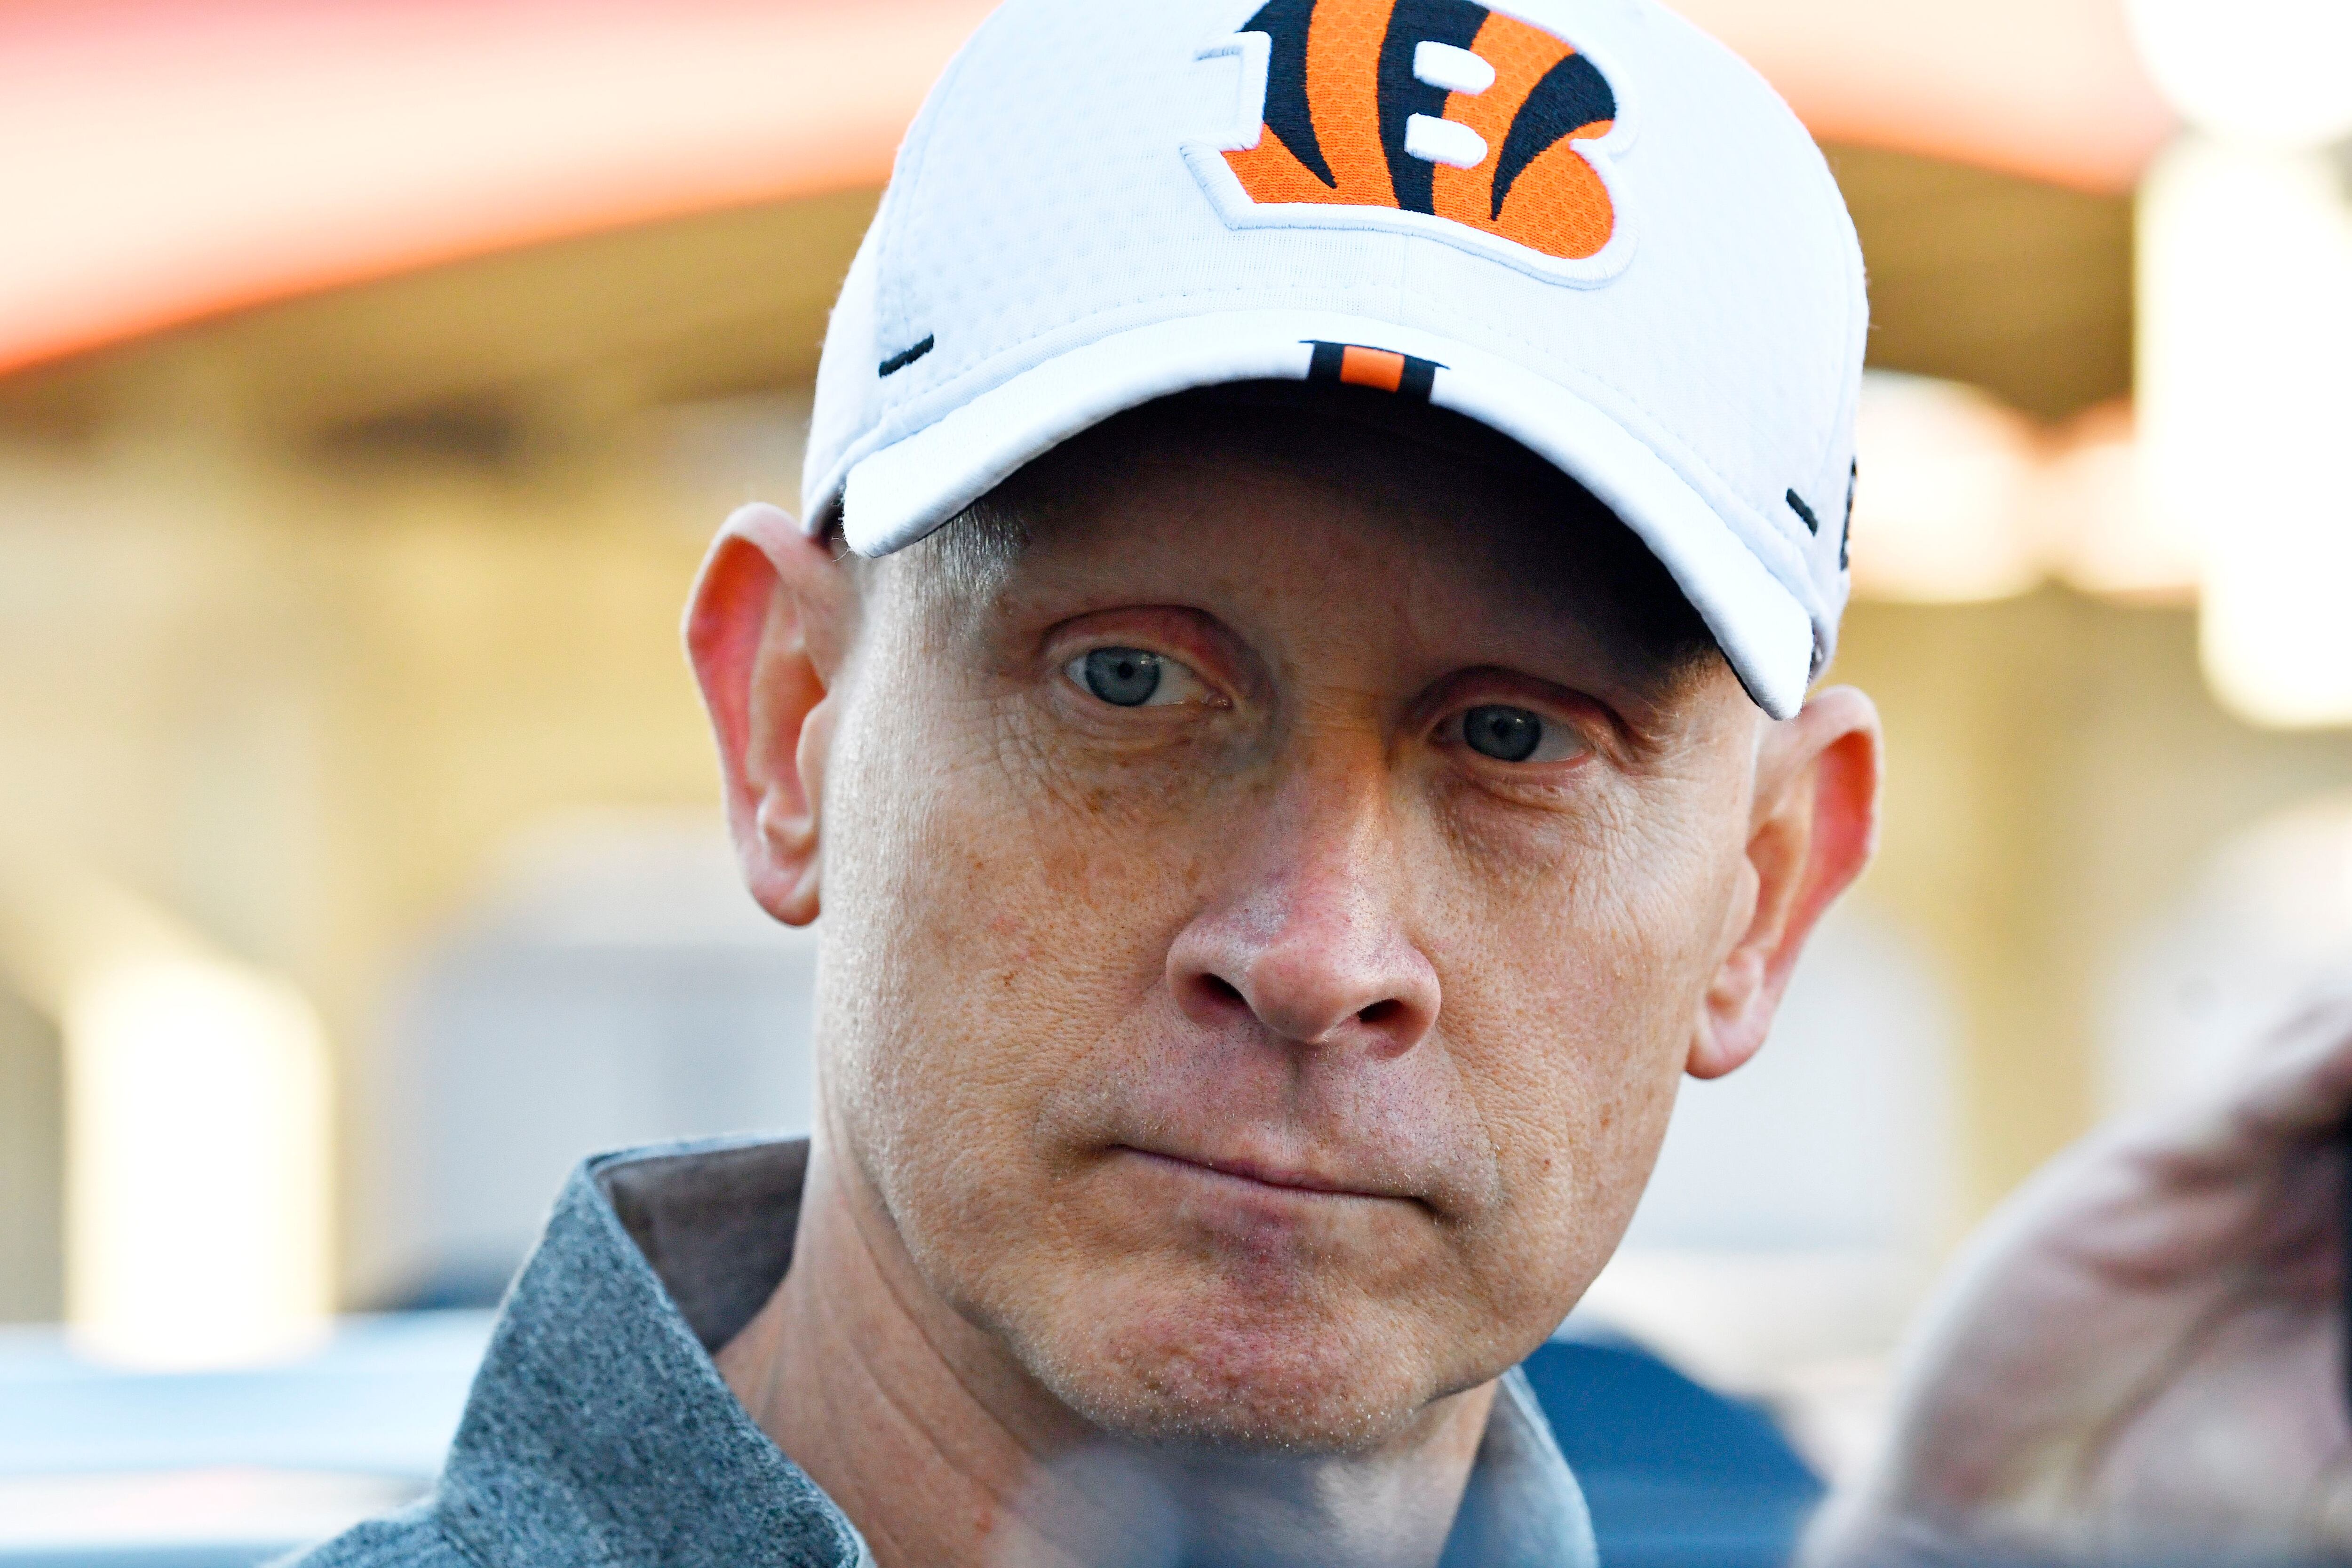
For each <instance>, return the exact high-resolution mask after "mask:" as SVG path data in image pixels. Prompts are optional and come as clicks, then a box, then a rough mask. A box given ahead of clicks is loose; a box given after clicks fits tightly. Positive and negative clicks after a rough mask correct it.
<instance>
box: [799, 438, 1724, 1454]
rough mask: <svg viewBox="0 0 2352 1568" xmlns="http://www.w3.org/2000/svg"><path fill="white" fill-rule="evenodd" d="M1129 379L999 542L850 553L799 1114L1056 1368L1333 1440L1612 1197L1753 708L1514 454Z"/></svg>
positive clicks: (993, 1316)
mask: <svg viewBox="0 0 2352 1568" xmlns="http://www.w3.org/2000/svg"><path fill="white" fill-rule="evenodd" d="M1155 428H1156V427H1155V426H1152V425H1151V424H1150V423H1149V422H1145V423H1142V424H1137V423H1135V422H1132V421H1130V422H1128V423H1127V424H1126V425H1124V426H1118V427H1115V428H1114V429H1113V430H1112V431H1110V432H1106V433H1102V434H1099V435H1098V436H1097V437H1094V438H1092V439H1090V440H1088V441H1086V442H1082V443H1080V444H1079V445H1078V446H1076V447H1073V448H1066V449H1065V450H1064V452H1063V453H1062V454H1059V455H1057V456H1056V457H1055V458H1049V459H1047V460H1046V461H1045V463H1043V464H1041V465H1039V466H1038V467H1037V468H1034V469H1033V470H1032V471H1031V472H1030V473H1029V474H1027V475H1025V476H1024V479H1023V480H1022V483H1021V489H1022V490H1023V491H1024V493H1026V494H1028V495H1030V496H1033V497H1045V498H1050V504H1049V505H1045V507H1044V508H1043V510H1041V511H1038V512H1036V514H1035V515H1034V517H1033V519H1032V524H1031V527H1030V530H1029V533H1030V537H1029V538H1028V539H1027V541H1026V542H1023V543H1020V544H1018V545H1008V547H1007V550H1006V551H1005V552H1003V555H1004V558H1003V559H1002V560H992V561H989V562H985V563H980V564H978V565H976V566H970V567H969V568H968V569H966V570H962V571H958V572H948V573H942V572H940V571H939V570H937V569H936V568H937V566H938V564H939V563H937V562H936V561H930V560H926V559H925V552H926V551H928V550H932V549H934V548H935V546H929V545H927V546H925V547H922V548H919V549H918V550H916V551H914V552H909V553H908V555H907V556H905V557H900V558H898V559H897V560H894V561H892V562H890V563H884V564H883V565H881V566H880V567H878V568H877V569H875V570H874V572H873V575H872V580H870V581H869V582H868V583H867V584H866V603H865V608H864V611H863V617H864V619H863V626H862V629H861V630H860V632H859V636H858V643H857V647H856V651H855V653H854V655H853V656H852V657H851V658H850V660H849V662H848V664H847V666H846V668H845V669H844V671H843V672H842V674H841V677H840V679H839V680H838V681H837V683H836V688H835V699H836V700H837V702H838V704H839V709H838V716H837V720H836V721H835V722H836V727H835V730H834V731H833V732H832V738H831V741H830V753H829V759H828V761H827V763H826V765H825V769H824V805H823V829H822V831H823V845H824V910H825V917H824V918H825V928H826V939H827V940H826V943H825V949H824V952H825V960H824V965H825V967H824V982H823V988H822V999H821V1007H822V1017H823V1030H822V1034H823V1038H824V1052H825V1055H824V1079H825V1092H826V1097H827V1103H828V1115H829V1117H830V1118H831V1125H832V1127H833V1128H834V1130H835V1137H836V1138H837V1139H838V1141H839V1142H840V1143H841V1144H842V1145H844V1146H845V1152H846V1154H847V1155H848V1156H849V1157H850V1158H851V1159H852V1160H854V1161H855V1163H856V1166H857V1167H858V1168H859V1169H860V1170H861V1171H862V1173H864V1176H865V1178H866V1181H867V1182H868V1183H870V1184H871V1186H872V1188H873V1189H874V1191H875V1192H876V1194H878V1196H879V1198H880V1200H881V1204H882V1205H883V1207H884V1209H885V1210H886V1211H887V1214H888V1215H889V1216H890V1217H891V1219H892V1220H893V1221H894V1222H895V1224H896V1225H897V1226H898V1230H899V1233H900V1235H901V1236H902V1237H903V1238H904V1241H905V1243H906V1246H907V1247H908V1252H909V1254H910V1256H911V1257H912V1258H913V1260H914V1263H915V1266H916V1268H918V1270H919V1272H920V1274H921V1276H922V1277H923V1279H925V1280H926V1281H927V1282H928V1283H929V1285H930V1287H931V1288H932V1289H935V1290H936V1291H937V1292H938V1293H939V1294H940V1296H941V1297H942V1298H943V1299H944V1300H946V1301H948V1302H949V1303H950V1305H952V1306H953V1307H954V1308H955V1309H956V1310H958V1311H960V1312H961V1313H962V1314H963V1315H964V1316H965V1317H966V1318H968V1319H969V1320H971V1321H973V1322H974V1323H976V1324H978V1325H979V1326H980V1327H981V1328H982V1329H983V1330H984V1331H987V1332H988V1333H990V1334H991V1335H992V1336H993V1337H994V1339H995V1340H996V1341H997V1342H1000V1343H1002V1344H1003V1345H1004V1346H1005V1347H1007V1349H1009V1351H1010V1352H1011V1353H1012V1354H1013V1357H1014V1359H1015V1360H1017V1362H1018V1363H1020V1364H1021V1365H1022V1366H1023V1367H1024V1368H1025V1369H1026V1370H1027V1371H1028V1372H1029V1373H1032V1374H1033V1375H1034V1376H1035V1377H1036V1378H1037V1379H1038V1380H1039V1381H1041V1382H1042V1383H1043V1384H1045V1386H1046V1387H1047V1388H1048V1389H1050V1390H1051V1391H1052V1392H1053V1393H1054V1394H1055V1395H1056V1396H1057V1397H1059V1398H1060V1399H1061V1400H1062V1401H1063V1402H1064V1403H1066V1404H1067V1405H1070V1406H1071V1407H1072V1408H1073V1409H1075V1410H1076V1411H1077V1412H1078V1413H1079V1414H1080V1415H1084V1416H1086V1417H1087V1418H1088V1419H1090V1420H1092V1421H1095V1422H1097V1423H1098V1424H1100V1425H1102V1426H1105V1427H1107V1428H1108V1429H1110V1430H1112V1431H1115V1432H1119V1433H1123V1434H1127V1435H1129V1436H1138V1437H1145V1438H1162V1439H1177V1440H1203V1441H1211V1442H1216V1443H1221V1444H1240V1445H1244V1446H1249V1445H1263V1446H1269V1447H1292V1448H1304V1449H1312V1450H1352V1449H1360V1448H1364V1447H1371V1446H1374V1445H1377V1444H1379V1443H1381V1441H1383V1440H1384V1439H1386V1438H1388V1437H1391V1436H1394V1435H1396V1434H1398V1433H1399V1432H1401V1431H1402V1429H1404V1427H1405V1426H1407V1425H1408V1424H1409V1423H1411V1422H1412V1420H1413V1418H1414V1417H1415V1416H1416V1415H1417V1414H1418V1413H1419V1412H1420V1411H1421V1410H1422V1409H1423V1407H1424V1406H1425V1405H1428V1403H1429V1402H1430V1401H1432V1400H1433V1399H1435V1398H1438V1397H1441V1396H1443V1395H1444V1394H1451V1393H1454V1392H1456V1391H1459V1390H1462V1389H1465V1388H1469V1387H1474V1386H1475V1385H1477V1384H1482V1383H1484V1382H1486V1380H1488V1379H1490V1378H1492V1377H1494V1376H1495V1375H1496V1374H1497V1373H1500V1372H1501V1371H1502V1370H1504V1369H1505V1368H1507V1367H1508V1366H1509V1365H1511V1364H1512V1363H1515V1362H1516V1361H1517V1360H1518V1359H1519V1358H1520V1357H1521V1356H1523V1355H1524V1354H1526V1353H1527V1352H1528V1350H1529V1349H1530V1348H1531V1347H1532V1346H1533V1345H1534V1344H1535V1343H1536V1342H1538V1341H1539V1340H1540V1339H1541V1338H1542V1337H1543V1336H1544V1335H1545V1334H1546V1333H1547V1332H1548V1331H1549V1330H1550V1329H1551V1328H1552V1326H1553V1325H1554V1324H1555V1323H1556V1322H1557V1321H1558V1320H1559V1317H1560V1315H1561V1314H1562V1312H1563V1311H1564V1310H1566V1308H1567V1307H1568V1306H1569V1305H1570V1304H1571V1303H1572V1302H1573V1301H1574V1300H1576V1299H1577V1297H1578V1296H1579V1295H1580V1293H1581V1292H1582V1290H1583V1289H1584V1287H1585V1286H1586V1284H1587V1283H1588V1282H1589V1281H1590V1280H1591V1278H1592V1276H1593V1275H1594V1273H1595V1272H1597V1271H1598V1269H1599V1268H1600V1267H1601V1264H1602V1262H1603V1261H1604V1260H1605V1259H1606V1258H1607V1257H1608V1256H1609V1253H1610V1251H1611V1250H1612V1247H1614V1246H1615V1245H1616V1242H1617V1239H1618V1237H1619V1236H1620V1235H1621V1233H1622V1230H1623V1228H1624V1226H1625V1224H1626V1221H1627V1219H1628V1217H1629V1216H1630V1215H1631V1213H1632V1210H1633V1205H1634V1201H1635V1199H1636V1198H1637V1197H1638V1196H1639V1194H1640V1191H1641V1187H1642V1184H1643V1181H1644V1180H1645V1179H1646V1177H1647V1174H1648V1173H1649V1170H1650V1166H1651V1163H1652V1161H1653V1158H1654V1154H1655V1152H1656V1149H1657V1145H1658V1141H1659V1139H1660V1137H1661V1135H1662V1133H1663V1131H1664V1124H1665V1121H1666V1117H1667V1113H1668V1110H1669V1109H1670V1108H1671V1105H1672V1102H1673V1095H1674V1088H1675V1080H1676V1078H1677V1075H1678V1074H1679V1073H1680V1071H1681V1070H1682V1068H1683V1067H1684V1065H1685V1057H1686V1054H1687V1052H1688V1050H1689V1048H1690V1044H1691V1040H1692V1037H1693V1030H1694V1025H1695V1020H1696V1017H1697V1015H1698V1012H1699V1009H1700V1005H1701V997H1702V995H1703V994H1704V993H1705V992H1706V987H1707V985H1708V984H1709V981H1710V977H1711V976H1712V975H1713V974H1714V973H1715V972H1716V970H1717V966H1718V965H1719V964H1720V963H1721V962H1722V961H1723V958H1724V955H1725V952H1726V950H1727V947H1728V946H1729V945H1730V942H1731V939H1732V938H1733V937H1734V936H1736V935H1737V934H1738V932H1737V927H1738V919H1739V916H1738V912H1737V910H1736V906H1737V905H1738V903H1739V900H1740V896H1741V895H1740V875H1741V868H1742V865H1743V854H1744V850H1745V846H1746V844H1747V840H1748V829H1749V811H1750V791H1751V787H1752V775H1753V771H1754V758H1755V748H1756V744H1757V735H1758V724H1759V716H1758V715H1757V714H1756V712H1755V710H1754V709H1753V708H1752V706H1751V705H1750V704H1749V703H1748V700H1747V699H1746V697H1745V696H1744V695H1743V694H1742V693H1741V691H1740V690H1739V689H1738V685H1737V683H1736V681H1735V680H1734V679H1733V678H1732V676H1731V675H1730V673H1729V672H1728V670H1727V668H1724V667H1723V666H1722V664H1721V662H1720V661H1719V660H1716V659H1712V658H1710V659H1707V660H1706V661H1704V662H1703V663H1701V664H1699V665H1697V666H1696V667H1686V668H1684V669H1682V670H1680V671H1679V672H1671V671H1664V670H1662V669H1661V668H1659V667H1658V665H1657V663H1656V661H1655V660H1654V659H1651V658H1644V657H1643V656H1641V655H1639V654H1637V653H1635V652H1634V651H1633V639H1631V638H1630V637H1627V636H1625V635H1624V634H1623V633H1622V631H1620V630H1618V629H1616V628H1615V624H1614V618H1613V617H1612V616H1611V615H1609V614H1608V613H1606V612H1605V611H1604V610H1603V609H1601V607H1599V606H1598V605H1595V604H1594V603H1593V600H1592V590H1591V577H1592V572H1591V565H1590V562H1589V560H1588V559H1586V557H1585V556H1584V554H1582V553H1580V552H1582V551H1583V550H1585V549H1587V548H1589V545H1590V539H1589V536H1586V535H1580V534H1578V533H1576V532H1575V531H1564V530H1562V529H1561V528H1560V527H1559V521H1558V514H1557V511H1556V510H1552V509H1551V508H1549V507H1547V506H1546V505H1545V504H1544V502H1543V498H1542V497H1541V496H1539V495H1538V494H1537V493H1535V492H1533V491H1531V490H1529V489H1527V488H1526V487H1524V486H1514V485H1511V484H1507V483H1503V482H1500V481H1493V482H1489V481H1488V480H1486V479H1482V478H1481V477H1480V475H1479V474H1478V473H1477V472H1476V471H1475V468H1469V469H1467V471H1465V466H1464V465H1452V466H1449V465H1448V463H1447V462H1446V460H1445V458H1444V454H1442V453H1439V452H1437V451H1435V450H1433V449H1429V448H1424V447H1419V446H1415V445H1412V444H1410V443H1402V442H1391V441H1386V440H1383V439H1381V438H1379V437H1359V438H1350V437H1345V436H1343V435H1339V434H1336V433H1335V434H1333V436H1332V438H1330V439H1328V440H1324V441H1319V442H1318V443H1316V444H1313V445H1316V446H1318V447H1319V453H1318V456H1316V457H1315V458H1311V459H1302V458H1297V457H1296V456H1289V455H1286V453H1285V452H1283V451H1278V450H1276V449H1273V448H1268V447H1260V448H1257V449H1255V450H1254V449H1251V448H1250V447H1247V446H1243V447H1239V448H1236V447H1234V445H1232V444H1230V443H1227V444H1223V445H1221V446H1219V447H1217V448H1216V449H1214V450H1202V445H1201V443H1200V442H1199V441H1198V440H1197V439H1193V440H1187V439H1183V438H1181V437H1174V436H1168V435H1165V434H1162V435H1155V434H1154V430H1155ZM1551 500H1552V501H1553V502H1554V503H1555V504H1556V503H1557V500H1558V495H1557V492H1554V493H1553V495H1552V497H1551ZM957 526H967V525H963V524H959V525H957ZM1580 541H1581V543H1580ZM948 548H949V550H950V552H952V551H953V549H954V545H953V544H952V543H950V545H949V546H948ZM982 553H987V552H982Z"/></svg>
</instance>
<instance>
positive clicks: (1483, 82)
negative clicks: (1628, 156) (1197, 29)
mask: <svg viewBox="0 0 2352 1568" xmlns="http://www.w3.org/2000/svg"><path fill="white" fill-rule="evenodd" d="M1240 31H1241V32H1244V33H1262V34H1264V35H1265V37H1267V39H1268V40H1269V44H1270V47H1269V49H1268V51H1267V60H1266V85H1265V111H1264V118H1265V128H1264V131H1263V132H1262V133H1261V134H1260V135H1259V136H1258V138H1257V144H1256V145H1255V146H1254V147H1246V148H1231V147H1228V148H1226V149H1223V150H1222V151H1223V158H1224V160H1225V163H1226V164H1227V166H1228V167H1230V168H1231V169H1232V170H1233V172H1234V175H1235V176H1236V177H1237V178H1238V179H1239V180H1240V181H1241V185H1242V189H1243V190H1244V192H1246V193H1247V194H1248V196H1249V199H1250V200H1251V201H1252V202H1254V203H1257V204H1265V205H1271V204H1322V205H1338V206H1353V207H1374V208H1380V207H1385V208H1390V209H1392V210H1395V211H1399V212H1408V213H1427V214H1430V215H1432V216H1436V217H1440V218H1447V219H1451V220H1452V221H1454V222H1455V223H1458V224H1463V225H1465V226H1468V227H1470V228H1473V229H1476V230H1478V231H1479V232H1480V233H1482V234H1486V235H1491V236H1494V237H1496V238H1499V239H1503V240H1507V241H1510V242H1512V243H1514V244H1517V245H1523V246H1526V247H1528V248H1529V249H1530V250H1534V251H1537V252H1538V253H1539V254H1541V255H1544V256H1548V257H1552V258H1558V259H1560V260H1564V261H1578V260H1582V259H1585V258H1590V257H1592V256H1594V255H1596V254H1598V253H1599V252H1600V250H1601V247H1603V246H1605V245H1607V244H1608V243H1609V239H1610V237H1611V235H1612V234H1613V233H1614V232H1615V229H1616V214H1615V209H1614V207H1613V205H1612V202H1611V200H1610V195H1609V188H1608V186H1607V185H1605V184H1603V183H1602V182H1601V175H1600V174H1599V173H1598V172H1597V171H1596V170H1595V169H1594V167H1593V165H1592V164H1591V163H1590V162H1589V161H1587V160H1586V158H1585V157H1584V156H1583V155H1582V153H1580V152H1579V151H1578V150H1577V148H1576V146H1575V143H1577V142H1584V141H1591V140H1593V139H1595V138H1597V137H1601V136H1604V135H1606V134H1607V133H1608V132H1609V130H1610V128H1611V126H1612V125H1613V124H1614V123H1615V122H1616V120H1617V114H1618V109H1617V97H1616V94H1615V93H1614V92H1613V91H1612V90H1611V89H1610V85H1609V81H1608V79H1607V78H1605V77H1603V76H1602V75H1601V70H1600V68H1598V67H1596V66H1595V65H1594V64H1593V63H1592V61H1591V59H1590V58H1587V57H1586V56H1585V55H1584V54H1582V53H1580V52H1579V51H1578V50H1577V49H1575V48H1574V47H1571V46H1570V45H1569V44H1567V43H1566V42H1564V41H1562V40H1561V39H1559V38H1558V37H1554V36H1553V35H1551V34H1550V33H1549V32H1546V31H1545V30H1543V29H1542V28H1540V27H1538V26H1534V25H1532V24H1530V23H1528V22H1523V21H1521V20H1519V19H1518V18H1517V17H1516V16H1505V15H1503V14H1502V13H1500V12H1498V11H1489V10H1488V9H1486V7H1485V6H1483V5H1473V4H1471V3H1470V0H1266V3H1265V5H1262V6H1260V7H1259V9H1258V10H1257V12H1256V14H1255V15H1254V16H1251V17H1250V19H1249V20H1248V21H1247V22H1245V23H1244V24H1243V25H1242V26H1241V28H1240Z"/></svg>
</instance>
